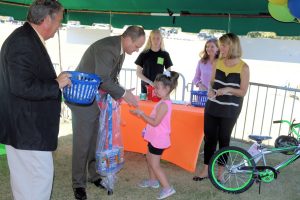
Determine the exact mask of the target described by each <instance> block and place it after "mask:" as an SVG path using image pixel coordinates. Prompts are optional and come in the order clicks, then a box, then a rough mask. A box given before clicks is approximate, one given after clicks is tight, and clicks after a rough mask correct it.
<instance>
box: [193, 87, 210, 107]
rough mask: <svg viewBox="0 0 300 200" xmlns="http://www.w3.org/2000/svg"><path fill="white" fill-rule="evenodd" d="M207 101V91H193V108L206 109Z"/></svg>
mask: <svg viewBox="0 0 300 200" xmlns="http://www.w3.org/2000/svg"><path fill="white" fill-rule="evenodd" d="M206 101H207V91H191V104H192V106H197V107H205V103H206Z"/></svg>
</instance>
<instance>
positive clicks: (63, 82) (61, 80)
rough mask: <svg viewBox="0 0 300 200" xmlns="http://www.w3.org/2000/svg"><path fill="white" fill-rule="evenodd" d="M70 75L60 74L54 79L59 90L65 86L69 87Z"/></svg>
mask: <svg viewBox="0 0 300 200" xmlns="http://www.w3.org/2000/svg"><path fill="white" fill-rule="evenodd" d="M70 77H71V74H69V73H67V72H62V73H60V74H59V75H58V77H57V78H56V79H55V80H56V81H57V83H58V85H59V88H60V89H62V88H64V87H65V86H67V85H68V86H71V84H72V82H71V80H70Z"/></svg>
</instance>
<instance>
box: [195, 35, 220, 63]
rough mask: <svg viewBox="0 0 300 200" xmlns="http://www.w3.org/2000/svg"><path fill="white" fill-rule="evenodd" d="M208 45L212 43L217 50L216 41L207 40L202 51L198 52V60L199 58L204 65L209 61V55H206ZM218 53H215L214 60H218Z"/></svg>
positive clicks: (213, 39) (214, 39)
mask: <svg viewBox="0 0 300 200" xmlns="http://www.w3.org/2000/svg"><path fill="white" fill-rule="evenodd" d="M208 43H213V44H215V45H216V47H217V48H218V49H219V44H218V40H217V39H216V38H211V39H209V40H207V41H206V42H205V45H204V49H203V50H202V51H201V52H200V54H199V56H200V58H201V62H202V63H204V64H206V63H207V61H208V60H209V55H208V53H207V51H206V45H207V44H208ZM219 53H220V51H219V50H218V51H217V52H216V55H215V58H218V57H219Z"/></svg>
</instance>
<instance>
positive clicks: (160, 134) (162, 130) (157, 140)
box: [144, 100, 172, 149]
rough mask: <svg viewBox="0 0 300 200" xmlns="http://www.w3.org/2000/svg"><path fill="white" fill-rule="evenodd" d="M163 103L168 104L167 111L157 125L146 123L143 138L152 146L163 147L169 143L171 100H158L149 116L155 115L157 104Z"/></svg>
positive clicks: (166, 146)
mask: <svg viewBox="0 0 300 200" xmlns="http://www.w3.org/2000/svg"><path fill="white" fill-rule="evenodd" d="M163 102H164V103H165V104H167V106H168V112H167V114H166V115H165V116H164V117H163V119H162V121H161V122H160V124H159V125H157V126H155V127H154V126H151V125H150V124H147V126H146V132H145V136H144V139H145V140H147V141H148V142H150V143H151V144H152V146H154V147H156V148H159V149H165V148H168V147H169V146H170V145H171V141H170V133H171V113H172V101H171V100H161V101H159V102H158V103H157V104H156V105H155V107H154V109H153V110H152V112H151V114H150V117H155V115H156V108H157V106H158V105H159V104H161V103H163Z"/></svg>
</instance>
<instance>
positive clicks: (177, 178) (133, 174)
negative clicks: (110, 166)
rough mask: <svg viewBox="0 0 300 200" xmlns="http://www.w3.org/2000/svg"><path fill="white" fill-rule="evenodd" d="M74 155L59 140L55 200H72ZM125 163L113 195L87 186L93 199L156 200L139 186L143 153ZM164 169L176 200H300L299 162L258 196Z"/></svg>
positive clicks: (3, 190) (0, 191)
mask: <svg viewBox="0 0 300 200" xmlns="http://www.w3.org/2000/svg"><path fill="white" fill-rule="evenodd" d="M231 144H232V145H236V146H243V147H248V146H249V145H248V144H245V143H241V142H238V141H232V143H231ZM71 154H72V135H67V136H64V137H60V138H59V147H58V149H57V151H56V152H55V153H54V164H55V179H54V186H53V194H52V198H51V199H52V200H72V199H73V192H72V187H71ZM125 159H126V163H125V166H124V168H123V169H122V170H121V171H120V172H119V173H118V182H117V183H116V185H115V189H114V194H113V195H111V196H108V195H107V193H106V191H104V190H101V189H98V188H96V187H95V186H94V185H92V184H88V187H87V192H88V199H90V200H99V199H101V200H105V199H107V200H119V199H128V200H144V199H145V200H146V199H155V197H156V196H157V194H158V192H159V189H141V188H138V187H137V183H138V182H139V181H140V180H141V179H144V178H147V172H146V162H145V157H144V155H142V154H138V153H132V152H125ZM284 159H285V155H282V154H276V155H274V156H272V157H271V158H270V159H269V162H270V163H278V162H280V161H282V160H284ZM202 163H203V157H202V156H199V159H198V169H199V167H201V165H202ZM162 166H163V168H164V170H165V172H166V174H167V176H168V177H169V180H170V182H171V184H172V185H173V186H174V188H175V189H176V194H175V195H174V196H172V197H170V198H169V199H174V200H175V199H177V200H185V199H186V200H190V199H201V200H235V199H236V200H238V199H241V200H249V199H263V200H299V199H300V190H299V185H300V162H299V161H296V162H295V163H294V164H292V165H290V166H288V167H287V168H285V169H283V170H282V172H281V173H280V174H279V176H278V179H277V180H275V181H273V182H271V183H269V184H266V183H262V187H261V194H258V184H254V185H253V186H252V187H251V188H250V189H249V190H248V191H246V192H244V193H242V194H238V195H233V194H226V193H224V192H221V191H219V190H217V189H215V188H214V187H213V186H212V184H211V183H210V181H209V180H208V179H206V180H204V181H202V182H195V181H192V177H193V175H194V174H192V173H189V172H187V171H185V170H183V169H181V168H180V167H178V166H176V165H173V164H171V163H168V162H162ZM0 183H1V187H0V199H1V200H11V199H12V194H11V190H10V185H9V172H8V167H7V164H6V157H5V156H1V157H0Z"/></svg>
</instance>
